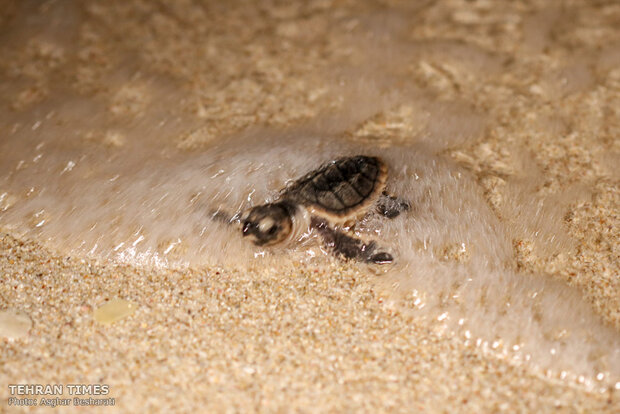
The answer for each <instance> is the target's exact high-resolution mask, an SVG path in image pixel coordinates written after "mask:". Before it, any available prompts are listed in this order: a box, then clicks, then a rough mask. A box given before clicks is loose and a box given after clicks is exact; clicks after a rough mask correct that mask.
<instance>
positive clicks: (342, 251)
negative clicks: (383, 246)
mask: <svg viewBox="0 0 620 414" xmlns="http://www.w3.org/2000/svg"><path fill="white" fill-rule="evenodd" d="M312 224H313V227H315V228H316V229H317V231H318V232H319V234H320V235H321V237H322V238H323V242H324V243H325V245H326V246H328V247H329V248H330V249H331V250H332V251H333V252H334V253H336V254H339V255H342V256H343V257H345V258H346V259H354V260H359V261H362V262H367V263H375V264H387V263H391V262H393V261H394V258H393V257H392V255H391V254H389V253H387V252H382V251H377V243H376V242H374V241H371V242H370V243H364V242H363V241H362V240H360V239H358V238H356V237H352V236H349V235H348V234H345V233H343V232H341V231H339V230H334V229H333V228H331V227H330V226H329V225H328V224H327V222H325V221H324V220H320V219H317V218H313V219H312Z"/></svg>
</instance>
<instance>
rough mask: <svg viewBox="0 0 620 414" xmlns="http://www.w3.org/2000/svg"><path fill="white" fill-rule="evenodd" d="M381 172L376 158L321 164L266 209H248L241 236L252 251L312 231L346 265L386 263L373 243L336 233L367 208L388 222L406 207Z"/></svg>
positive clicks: (385, 256)
mask: <svg viewBox="0 0 620 414" xmlns="http://www.w3.org/2000/svg"><path fill="white" fill-rule="evenodd" d="M386 179H387V167H386V165H385V163H384V162H383V161H381V160H380V159H379V158H377V157H369V156H364V155H358V156H354V157H345V158H339V159H336V160H333V161H330V162H328V163H326V164H323V165H322V166H321V167H319V168H318V169H316V170H314V171H311V172H309V173H308V174H306V175H304V176H303V177H301V178H300V179H298V180H297V181H295V182H293V183H292V184H291V185H289V186H287V187H286V188H285V189H284V190H283V191H282V192H281V193H280V196H279V197H278V198H277V199H276V200H275V201H274V202H271V203H267V204H263V205H260V206H256V207H253V208H251V209H250V210H249V211H248V213H247V214H246V215H245V217H244V218H243V219H242V222H243V226H242V231H243V236H244V237H248V238H250V239H252V241H253V242H254V244H256V245H258V246H268V245H273V244H277V243H283V242H285V241H287V240H294V239H296V238H297V236H298V235H299V234H300V233H301V232H303V231H306V230H307V229H308V228H312V229H316V230H317V232H318V233H319V234H320V235H321V237H322V238H323V241H324V242H325V244H326V245H327V246H328V247H329V248H330V249H331V250H332V251H333V252H334V253H336V254H338V255H342V256H344V257H345V258H347V259H356V260H361V261H364V262H370V263H378V264H383V263H390V262H392V261H393V257H392V255H391V254H389V253H387V252H384V251H381V250H380V249H379V248H378V246H377V243H376V242H375V241H369V242H364V241H362V240H361V239H359V238H357V237H355V236H354V235H350V234H345V233H344V231H343V230H341V228H342V227H344V228H347V227H351V226H350V224H351V223H355V221H356V220H357V219H359V218H361V217H363V216H364V215H366V214H367V213H368V212H369V210H370V208H371V207H372V206H375V208H376V211H377V212H379V213H380V214H382V215H384V216H386V217H388V218H394V217H396V216H398V215H399V214H400V213H401V212H402V211H403V210H406V209H408V208H409V204H408V203H407V202H405V201H403V200H400V199H397V198H396V197H392V196H389V195H388V194H387V193H386V192H385V191H384V190H385V182H386Z"/></svg>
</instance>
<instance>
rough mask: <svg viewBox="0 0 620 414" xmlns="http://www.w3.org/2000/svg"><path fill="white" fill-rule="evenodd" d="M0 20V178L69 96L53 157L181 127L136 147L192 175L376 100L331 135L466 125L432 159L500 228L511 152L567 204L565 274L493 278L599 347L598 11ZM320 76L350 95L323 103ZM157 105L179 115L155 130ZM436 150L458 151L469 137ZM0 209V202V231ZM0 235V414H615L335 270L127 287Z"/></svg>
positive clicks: (22, 9) (200, 277)
mask: <svg viewBox="0 0 620 414" xmlns="http://www.w3.org/2000/svg"><path fill="white" fill-rule="evenodd" d="M3 3H4V4H3V6H2V7H0V34H1V36H2V40H1V41H0V56H2V59H0V79H1V82H0V99H1V101H0V103H1V105H2V109H0V121H1V123H0V128H1V129H0V134H1V135H0V150H1V151H3V152H4V154H10V151H11V147H10V146H9V144H10V145H15V142H14V140H12V138H11V137H12V136H13V134H15V133H22V134H23V131H27V128H31V130H32V133H30V132H28V134H27V135H26V136H32V137H34V141H36V139H39V137H38V136H37V135H36V134H37V132H36V129H37V128H36V127H34V125H36V123H37V122H38V121H39V120H41V119H44V118H45V116H46V115H47V114H48V113H50V110H52V109H55V108H57V107H58V108H59V107H60V106H62V104H63V102H64V101H65V100H68V99H69V98H68V97H69V96H70V97H71V99H72V100H73V101H72V102H75V99H80V100H81V101H80V102H82V103H83V105H77V106H76V107H75V113H79V114H80V116H81V117H85V118H86V119H88V120H89V122H90V120H92V122H93V124H94V125H96V128H95V129H94V130H92V131H89V130H87V128H84V126H83V124H80V128H77V127H76V132H75V136H68V137H66V138H63V139H64V141H62V142H63V145H66V146H67V148H68V150H78V151H79V149H80V148H83V147H82V146H81V145H90V146H94V145H100V146H101V147H102V148H105V150H106V151H115V150H118V151H123V148H124V146H125V145H127V146H130V145H131V142H132V140H137V139H138V138H137V137H138V136H140V142H147V143H150V142H151V141H149V140H148V139H147V140H145V139H144V137H143V136H142V135H140V134H142V133H141V132H140V131H144V128H145V125H148V124H149V123H151V124H152V123H153V122H154V120H155V119H157V117H158V116H159V115H158V114H160V113H162V111H163V112H165V113H166V114H167V116H169V117H170V119H173V118H175V117H177V118H178V119H180V120H182V122H179V123H177V124H175V123H174V122H173V121H171V122H170V124H171V126H170V128H169V129H168V130H163V131H162V130H159V132H158V134H155V135H154V136H153V138H152V146H154V147H156V146H157V145H160V143H161V141H164V142H165V144H166V145H169V146H171V147H175V148H176V149H180V150H183V151H197V150H200V149H202V148H206V147H207V146H210V145H217V141H218V140H225V139H226V138H227V137H229V136H231V135H234V134H237V133H240V132H242V131H243V130H245V129H247V128H250V127H257V126H258V127H265V128H273V129H278V128H283V127H291V126H297V125H300V124H304V123H312V122H313V120H314V119H316V118H318V117H325V115H326V114H330V113H331V112H332V111H334V112H337V111H340V113H342V112H345V113H346V112H347V108H346V107H342V105H343V104H342V103H343V102H344V103H347V102H349V103H350V102H355V100H356V96H357V95H356V94H361V95H362V96H364V94H365V93H366V92H367V89H373V90H375V89H376V90H377V91H379V92H378V94H379V95H381V91H384V90H385V89H386V88H387V89H388V90H389V89H398V90H399V93H402V96H396V97H392V96H383V95H382V96H383V97H382V99H383V101H381V102H379V103H374V104H375V106H373V105H370V104H369V105H368V108H369V109H367V112H365V111H364V110H363V109H364V108H366V106H364V105H363V104H358V105H357V106H355V109H356V113H353V114H348V115H345V117H347V119H349V122H351V123H352V124H354V125H356V126H355V127H351V128H348V129H347V131H345V132H344V133H343V134H342V135H343V139H346V140H348V141H350V142H360V143H364V144H367V145H368V144H369V145H376V146H389V145H391V144H399V143H406V142H407V140H410V139H412V137H414V136H415V135H416V134H417V133H419V132H420V131H421V130H422V129H423V128H422V127H420V125H425V123H426V127H427V128H428V125H427V124H428V123H429V122H430V123H431V124H432V122H440V119H430V120H429V119H427V118H426V117H425V116H426V115H425V113H424V111H423V108H420V107H418V106H416V105H419V104H417V103H416V102H408V101H407V99H406V94H407V93H408V92H407V91H415V94H416V96H421V95H423V96H425V97H426V99H427V100H428V101H433V102H438V103H441V104H442V105H447V107H451V105H453V106H455V107H456V108H471V109H470V110H471V111H472V112H473V113H477V114H480V116H481V117H484V119H485V121H484V128H481V129H479V130H477V129H475V128H474V129H472V131H474V132H472V133H475V134H477V135H476V136H475V137H467V139H463V140H462V142H460V141H459V140H458V139H457V140H455V142H454V145H452V146H451V147H450V149H449V150H447V151H446V154H445V155H446V156H448V157H450V158H451V159H453V160H454V161H455V162H456V163H458V164H459V165H461V166H462V167H463V168H465V169H467V170H468V171H469V172H471V174H472V175H473V177H475V179H476V180H477V183H478V184H479V185H480V190H481V192H483V194H484V197H485V199H486V201H487V202H488V203H489V206H490V207H491V208H492V209H493V211H494V212H495V213H496V214H497V215H498V217H499V218H500V219H502V218H503V217H505V216H506V215H507V214H508V213H507V211H508V210H506V208H507V207H506V206H505V204H506V203H507V201H506V200H512V198H511V197H512V196H514V194H511V187H510V186H509V185H507V184H506V183H507V182H508V181H509V178H510V177H511V176H512V175H513V174H514V171H513V169H514V166H515V165H517V164H515V162H516V161H515V159H517V158H518V156H516V155H515V154H516V152H515V151H514V149H515V148H517V147H519V148H521V149H523V148H524V149H526V150H527V151H528V153H530V154H533V155H532V157H531V159H529V160H528V162H530V164H531V166H532V170H535V171H536V174H538V176H540V177H543V179H542V180H541V181H540V182H537V183H536V188H535V189H534V190H532V191H534V192H535V193H536V194H542V195H546V194H551V195H554V194H562V193H567V192H569V193H575V194H580V196H579V197H577V198H576V200H577V201H575V202H572V203H569V205H568V206H567V208H568V209H569V211H568V213H567V214H566V215H565V216H564V217H563V226H564V228H565V230H566V232H567V233H568V237H569V238H570V240H571V242H572V243H574V245H575V249H574V252H573V254H572V255H570V256H567V255H553V254H549V253H548V252H547V251H546V250H545V249H544V246H542V247H541V246H538V245H536V244H535V243H533V242H532V241H530V240H527V239H519V240H517V239H515V240H514V263H512V265H513V266H514V268H515V269H518V270H519V271H521V272H524V273H529V272H531V273H536V274H540V275H542V276H543V277H548V278H556V279H558V280H560V281H562V282H563V283H566V284H569V285H572V286H575V287H576V288H577V289H579V290H580V291H581V292H582V293H583V295H584V297H585V298H586V299H587V301H588V303H590V304H591V305H592V307H593V309H595V311H596V312H597V314H598V315H600V318H601V320H603V321H605V322H606V323H607V324H609V325H610V326H613V327H615V329H617V330H618V329H620V277H619V274H620V261H619V260H618V257H619V255H620V250H619V245H620V243H619V240H620V233H619V231H620V214H619V211H618V206H620V190H619V183H620V181H619V176H618V172H617V171H618V170H617V163H618V161H619V160H620V144H619V143H620V140H619V139H618V136H619V134H620V69H618V68H619V67H620V25H619V24H618V22H619V21H620V4H618V3H617V2H614V1H609V2H598V3H596V5H594V4H590V3H589V2H578V1H566V2H561V3H557V6H554V7H549V6H548V2H545V1H539V2H537V1H532V2H526V1H506V2H496V1H493V2H486V1H478V2H468V1H445V2H438V3H440V4H435V3H431V2H428V3H425V2H419V4H417V3H416V4H415V5H414V6H407V5H406V4H391V3H397V2H389V1H388V2H372V1H368V2H361V3H359V2H333V1H313V2H299V3H296V4H293V5H289V4H288V2H281V4H279V2H269V3H267V2H249V3H247V4H245V3H244V2H233V4H230V5H225V4H224V3H223V2H213V4H211V3H209V2H191V1H182V2H181V1H179V2H139V1H106V2H101V3H100V2H69V1H66V2H64V1H62V2H36V1H32V2H22V1H10V0H9V1H4V2H3ZM271 3H273V4H271ZM405 3H406V2H405ZM257 4H260V6H257ZM554 4H555V3H554ZM342 68H344V69H342ZM343 76H344V77H345V78H346V79H348V80H349V82H350V79H361V81H360V82H361V84H360V85H357V86H355V87H342V88H341V89H339V88H340V87H341V86H342V83H341V82H338V79H341V78H342V77H343ZM360 91H361V92H360ZM411 93H414V92H411ZM174 94H176V95H174ZM172 95H174V96H177V97H178V96H183V99H182V100H179V101H174V102H172V104H171V105H170V106H167V105H168V104H170V101H167V100H166V99H168V97H169V96H172ZM384 95H385V94H384ZM387 95H389V93H388V94H387ZM366 96H369V95H366ZM403 96H404V98H403ZM76 97H77V98H76ZM337 97H340V98H341V99H337ZM89 105H90V106H89ZM377 105H378V107H379V109H380V111H378V112H377V111H376V110H373V109H372V108H374V107H376V106H377ZM93 108H97V111H95V109H93ZM325 122H327V124H329V121H325ZM431 127H432V126H431ZM63 128H67V129H69V130H71V129H72V124H71V123H69V125H66V124H65V125H63ZM442 128H445V129H444V131H448V132H446V133H449V132H450V131H453V133H454V135H456V136H458V135H459V133H460V132H461V131H462V130H467V128H469V127H468V125H460V124H457V125H452V126H449V125H448V126H445V125H444V126H442ZM450 128H452V129H451V130H450ZM470 129H471V128H470ZM16 131H18V132H16ZM19 131H21V132H19ZM149 131H150V130H149ZM472 133H470V135H471V134H472ZM29 134H31V135H29ZM144 134H146V132H144V133H143V135H144ZM440 135H441V134H440ZM465 135H467V133H465ZM156 142H157V144H156ZM84 143H86V144H84ZM19 145H21V144H19ZM23 145H25V146H26V145H28V144H23ZM24 148H25V147H24ZM102 151H103V150H102ZM520 154H522V152H520ZM8 157H10V155H9V156H8ZM18 161H19V159H15V163H16V164H17V162H18ZM519 162H521V164H519V165H523V160H521V161H519ZM3 185H5V182H4V181H0V196H1V195H2V194H3V193H4V191H3V187H2V186H3ZM508 202H509V201H508ZM13 203H15V206H13V205H12V204H13ZM18 203H19V200H17V201H15V200H12V199H11V198H10V197H9V196H4V197H3V198H2V197H0V211H10V209H11V208H15V207H17V206H18ZM10 224H11V223H8V224H7V223H4V224H3V227H1V228H0V237H1V238H0V275H1V280H0V311H4V312H5V313H4V315H5V319H4V320H6V319H10V318H11V315H14V314H16V313H18V314H20V315H22V319H20V321H21V322H22V323H21V325H20V324H17V325H15V326H13V331H11V332H13V333H15V332H17V333H19V332H20V329H21V330H22V331H23V332H22V333H24V335H22V336H21V337H17V338H13V339H9V338H7V337H6V336H7V335H8V333H7V332H9V331H8V328H6V325H7V322H2V323H3V324H4V327H3V328H2V329H3V331H0V332H3V335H5V337H3V338H0V367H2V368H1V369H0V400H1V401H0V403H1V405H0V407H2V408H0V411H2V410H5V411H7V412H21V411H27V409H26V408H16V407H13V406H11V407H9V406H8V403H7V401H8V398H9V397H10V395H9V387H8V384H108V385H109V386H110V393H109V395H107V397H113V398H115V406H114V408H108V407H106V408H98V409H94V408H89V409H87V412H88V411H90V410H92V411H110V410H117V411H119V412H254V411H259V412H289V411H300V412H329V411H331V412H353V411H364V412H417V411H426V412H455V411H456V412H476V413H477V412H496V411H506V412H517V411H520V412H524V411H525V412H551V411H553V412H557V411H559V412H617V410H618V408H619V406H620V395H619V393H620V390H618V389H614V387H613V386H611V387H610V388H608V389H607V390H605V391H602V392H601V391H599V390H591V389H589V388H587V387H585V386H583V385H581V384H579V383H572V382H569V381H561V380H552V379H550V378H548V377H546V376H545V375H542V374H541V373H539V372H537V371H536V370H535V369H533V368H532V367H531V366H530V365H528V364H527V363H523V364H509V363H508V362H506V361H505V360H504V359H502V358H500V357H498V356H497V355H494V354H493V353H489V352H484V351H483V350H482V349H480V348H477V347H475V346H472V345H469V346H467V345H466V344H464V343H463V341H462V340H460V339H458V338H456V337H454V336H453V335H451V333H450V332H449V331H448V332H445V331H442V330H440V329H437V326H435V325H432V324H428V323H425V322H422V321H421V320H418V319H416V317H415V312H412V311H411V310H412V309H413V308H412V307H411V306H412V305H408V304H407V303H404V304H400V305H398V304H394V303H392V302H391V301H389V300H388V298H387V296H386V295H384V294H383V293H381V292H380V291H379V289H378V286H379V285H378V284H377V278H378V277H380V276H376V275H374V274H372V273H369V272H368V271H367V270H364V269H363V268H360V267H358V266H356V265H355V264H345V263H339V262H336V261H329V262H326V264H325V265H323V266H317V267H312V266H305V265H304V266H302V265H298V266H289V265H286V266H284V265H283V266H281V267H277V266H276V267H273V268H271V267H270V268H261V267H256V268H250V269H248V270H247V271H239V270H233V269H228V268H217V269H216V268H198V269H189V270H166V269H150V268H146V267H139V266H132V265H129V264H118V263H113V262H107V261H97V260H95V259H88V260H87V259H84V258H81V257H79V256H75V255H71V256H68V255H67V254H65V253H64V252H63V249H62V246H54V245H49V244H46V243H45V241H44V240H38V239H37V238H36V237H32V236H30V235H26V236H24V235H23V233H21V232H19V231H18V230H16V229H15V228H14V227H13V226H11V225H10ZM448 256H449V255H448ZM456 259H458V258H456ZM114 299H124V300H126V301H129V302H131V303H132V304H133V305H134V306H135V312H133V313H132V314H130V315H129V316H125V317H123V318H121V319H120V320H118V321H115V322H113V323H111V324H102V323H99V322H97V321H95V316H94V315H95V310H96V309H97V308H99V307H100V306H102V305H104V304H105V303H106V302H109V301H111V300H114ZM24 316H26V318H25V319H24ZM24 320H25V321H28V320H30V321H32V327H31V328H30V329H29V331H27V327H28V323H27V322H24ZM26 331H27V332H26ZM49 409H50V408H47V407H38V408H35V411H40V412H44V411H47V410H49ZM57 409H59V408H57ZM59 410H60V411H59V412H73V411H78V409H77V408H76V407H61V408H60V409H59Z"/></svg>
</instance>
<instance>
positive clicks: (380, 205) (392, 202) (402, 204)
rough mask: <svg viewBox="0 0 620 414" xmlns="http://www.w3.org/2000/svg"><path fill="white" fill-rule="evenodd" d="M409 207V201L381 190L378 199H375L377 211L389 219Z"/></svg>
mask: <svg viewBox="0 0 620 414" xmlns="http://www.w3.org/2000/svg"><path fill="white" fill-rule="evenodd" d="M410 208H411V206H410V205H409V202H408V201H406V200H404V199H402V198H399V197H395V196H392V195H389V194H388V193H387V192H385V191H384V192H383V193H382V194H381V197H379V200H377V212H378V213H379V214H381V215H383V216H385V217H387V218H389V219H393V218H395V217H398V216H399V215H400V213H402V212H403V211H407V210H409V209H410Z"/></svg>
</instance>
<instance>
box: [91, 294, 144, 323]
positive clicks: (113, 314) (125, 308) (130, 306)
mask: <svg viewBox="0 0 620 414" xmlns="http://www.w3.org/2000/svg"><path fill="white" fill-rule="evenodd" d="M136 308H137V306H136V305H135V304H134V303H132V302H129V301H127V300H124V299H112V300H110V301H109V302H107V303H106V304H105V305H102V306H100V307H98V308H97V309H95V310H94V311H93V317H94V319H95V320H96V321H97V322H99V323H101V324H104V325H109V324H111V323H114V322H116V321H119V320H121V319H123V318H125V317H127V316H129V315H131V314H132V313H134V312H135V310H136Z"/></svg>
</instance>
